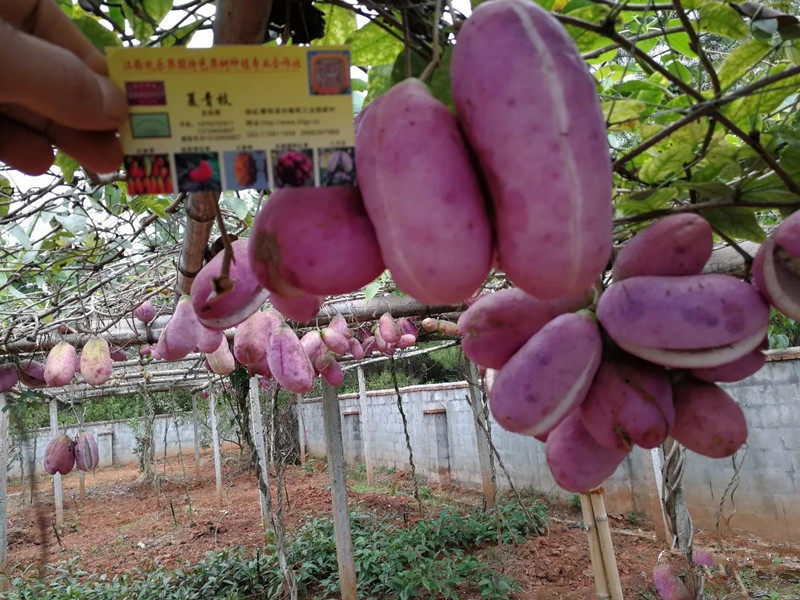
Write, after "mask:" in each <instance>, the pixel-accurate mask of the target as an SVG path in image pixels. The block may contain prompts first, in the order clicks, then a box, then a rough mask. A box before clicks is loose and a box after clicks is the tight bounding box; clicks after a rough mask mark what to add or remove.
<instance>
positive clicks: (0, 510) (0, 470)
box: [0, 393, 25, 591]
mask: <svg viewBox="0 0 800 600" xmlns="http://www.w3.org/2000/svg"><path fill="white" fill-rule="evenodd" d="M5 408H6V395H5V394H2V393H0V591H5V590H7V589H8V587H9V582H8V578H7V577H6V565H7V564H8V496H7V484H8V471H7V470H6V469H7V467H8V411H6V409H5ZM24 489H25V488H24V487H23V490H24ZM22 504H23V506H24V505H25V498H24V494H23V499H22Z"/></svg>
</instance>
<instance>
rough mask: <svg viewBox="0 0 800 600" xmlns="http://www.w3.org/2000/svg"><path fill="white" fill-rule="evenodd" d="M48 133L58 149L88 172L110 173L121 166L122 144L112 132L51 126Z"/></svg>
mask: <svg viewBox="0 0 800 600" xmlns="http://www.w3.org/2000/svg"><path fill="white" fill-rule="evenodd" d="M49 133H50V139H51V140H52V142H53V143H54V144H55V145H56V146H57V147H58V148H59V149H61V150H62V151H63V152H64V153H65V154H67V155H69V156H71V157H72V158H74V159H75V160H76V161H78V162H79V163H80V165H81V166H82V167H84V168H86V169H88V170H89V171H94V172H95V173H112V172H114V171H117V170H119V168H120V165H121V164H122V158H123V152H122V144H121V143H120V141H119V138H117V136H116V135H115V134H114V133H113V132H108V131H77V130H75V129H70V128H69V127H64V126H63V125H53V127H51V128H50V132H49Z"/></svg>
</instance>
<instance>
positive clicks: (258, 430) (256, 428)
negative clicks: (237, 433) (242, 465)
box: [249, 377, 269, 529]
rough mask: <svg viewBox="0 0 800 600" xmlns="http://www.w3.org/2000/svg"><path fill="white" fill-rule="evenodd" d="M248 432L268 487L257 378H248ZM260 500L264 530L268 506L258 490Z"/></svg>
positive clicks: (266, 523) (264, 496) (267, 516)
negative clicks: (251, 437)
mask: <svg viewBox="0 0 800 600" xmlns="http://www.w3.org/2000/svg"><path fill="white" fill-rule="evenodd" d="M249 404H250V431H251V435H252V436H253V443H254V444H255V445H256V455H257V457H258V463H259V464H260V465H261V472H262V473H263V477H264V483H265V484H266V485H269V471H268V468H267V449H266V448H265V447H264V422H263V421H262V420H261V402H260V401H259V399H258V377H251V378H250V395H249ZM258 495H259V498H260V499H261V522H262V524H263V526H264V529H266V528H267V527H268V526H269V505H268V504H267V497H266V495H265V494H264V493H263V492H262V491H261V490H260V488H259V494H258Z"/></svg>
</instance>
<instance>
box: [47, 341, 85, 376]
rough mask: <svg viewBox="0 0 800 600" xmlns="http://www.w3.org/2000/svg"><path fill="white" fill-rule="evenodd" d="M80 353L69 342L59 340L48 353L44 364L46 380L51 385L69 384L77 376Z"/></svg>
mask: <svg viewBox="0 0 800 600" xmlns="http://www.w3.org/2000/svg"><path fill="white" fill-rule="evenodd" d="M77 358H78V353H77V352H76V351H75V347H74V346H73V345H72V344H69V343H68V342H59V343H58V344H56V345H55V346H53V348H52V349H51V350H50V352H49V353H48V354H47V360H46V361H45V364H44V380H45V381H46V382H47V385H49V386H51V387H61V386H64V385H67V384H68V383H69V382H70V381H72V378H73V377H74V376H75V365H76V364H77V362H78V361H77Z"/></svg>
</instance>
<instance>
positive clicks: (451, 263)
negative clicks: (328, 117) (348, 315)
mask: <svg viewBox="0 0 800 600" xmlns="http://www.w3.org/2000/svg"><path fill="white" fill-rule="evenodd" d="M497 139H498V138H495V143H496V142H497ZM499 139H502V138H499ZM528 143H529V144H530V140H528ZM356 146H357V147H358V152H357V153H356V175H357V177H358V186H359V188H360V189H361V194H362V196H363V199H364V206H365V208H366V210H367V213H368V214H369V218H370V221H372V224H373V225H374V227H375V232H376V233H377V237H378V243H379V244H380V249H381V254H382V256H383V260H384V262H385V263H386V267H387V268H388V269H389V270H390V271H391V273H392V277H393V278H394V281H395V283H396V284H397V287H399V288H400V289H401V290H403V291H404V292H405V293H407V294H409V295H410V296H412V297H414V298H415V299H417V300H419V301H420V302H424V303H425V304H441V303H450V302H460V301H461V300H463V299H464V298H466V297H468V296H470V295H472V294H473V293H474V292H475V290H476V289H477V288H478V287H480V285H481V284H482V283H483V281H484V279H485V278H486V275H487V274H488V273H489V266H490V261H491V254H492V234H491V228H490V225H489V218H488V216H487V214H486V211H485V208H484V199H483V196H482V193H481V189H480V185H479V183H478V178H477V176H476V173H475V169H474V167H473V165H472V163H471V159H470V155H469V151H468V149H467V145H466V143H465V142H464V139H463V138H462V136H461V132H460V131H459V128H458V123H457V122H456V119H455V117H454V116H453V114H452V113H451V112H450V110H448V108H447V107H446V106H445V105H444V104H442V103H441V102H439V101H438V100H436V99H435V98H434V97H433V96H432V95H431V94H430V92H429V91H428V89H427V88H426V87H425V84H424V83H422V82H421V81H419V80H418V79H406V80H405V81H402V82H400V83H398V84H397V85H395V86H394V87H392V88H391V89H390V90H389V91H388V92H386V93H385V94H383V95H382V96H379V97H378V98H376V99H375V100H374V101H373V102H372V103H371V104H370V105H369V111H368V112H367V113H366V114H365V115H364V116H363V118H362V119H361V120H360V122H359V127H358V133H357V134H356ZM605 155H607V153H605ZM401 164H402V165H403V167H402V168H398V165H401ZM528 168H529V167H528ZM609 210H610V208H609ZM610 232H611V229H610V224H609V235H610ZM465 257H469V258H468V259H466V260H465Z"/></svg>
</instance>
